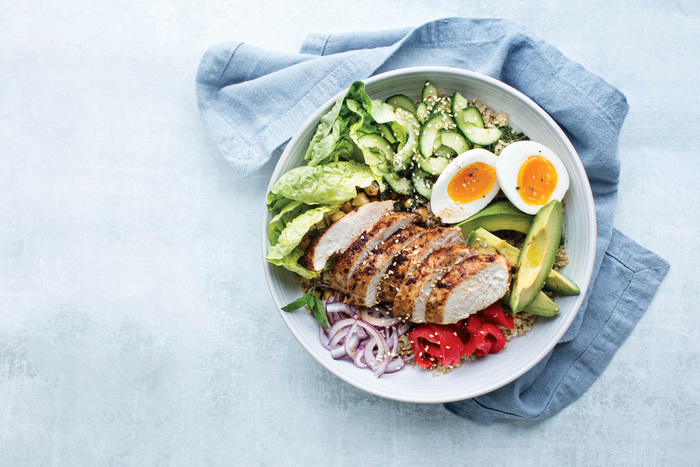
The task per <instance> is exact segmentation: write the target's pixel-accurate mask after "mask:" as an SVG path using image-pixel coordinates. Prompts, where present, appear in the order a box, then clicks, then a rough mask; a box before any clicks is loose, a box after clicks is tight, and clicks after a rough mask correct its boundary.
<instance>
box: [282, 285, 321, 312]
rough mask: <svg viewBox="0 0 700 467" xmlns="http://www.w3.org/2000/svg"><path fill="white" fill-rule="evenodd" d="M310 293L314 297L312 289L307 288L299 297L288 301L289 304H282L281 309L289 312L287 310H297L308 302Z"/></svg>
mask: <svg viewBox="0 0 700 467" xmlns="http://www.w3.org/2000/svg"><path fill="white" fill-rule="evenodd" d="M310 295H313V296H314V297H315V296H316V295H315V294H314V292H313V290H309V291H308V292H306V293H305V294H304V295H302V296H301V297H299V298H297V299H296V300H294V301H293V302H292V303H289V304H287V305H285V306H283V307H282V311H287V312H289V311H294V310H298V309H299V308H301V307H303V306H304V305H306V304H308V303H309V300H310V299H311V297H310Z"/></svg>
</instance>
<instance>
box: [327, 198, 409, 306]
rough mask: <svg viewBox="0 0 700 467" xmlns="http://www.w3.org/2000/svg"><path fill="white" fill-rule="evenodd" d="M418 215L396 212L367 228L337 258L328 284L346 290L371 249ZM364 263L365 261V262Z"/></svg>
mask: <svg viewBox="0 0 700 467" xmlns="http://www.w3.org/2000/svg"><path fill="white" fill-rule="evenodd" d="M418 219H420V216H419V215H418V214H413V213H409V212H397V213H394V214H389V215H388V216H384V217H382V218H381V219H379V220H378V221H377V222H376V223H375V224H374V225H373V226H372V227H371V228H370V229H369V230H367V231H366V232H364V233H363V234H361V235H360V236H359V238H357V239H356V240H355V241H354V242H353V243H352V244H351V245H350V247H348V249H347V250H345V251H344V252H343V254H342V255H340V257H339V258H338V261H336V263H335V265H333V269H331V274H330V286H331V288H332V289H335V290H340V291H341V292H347V291H348V285H349V282H350V278H351V277H352V275H353V274H354V273H355V271H356V270H357V268H359V267H360V266H361V265H363V264H362V263H363V261H366V260H367V257H368V256H369V255H370V254H371V253H372V250H374V249H375V248H377V247H378V246H380V245H381V244H382V242H385V241H386V240H387V239H388V238H389V237H391V236H392V235H393V234H394V233H396V232H398V231H399V230H401V229H404V228H406V227H408V226H410V225H412V224H413V223H415V222H416V221H417V220H418ZM365 264H366V263H365Z"/></svg>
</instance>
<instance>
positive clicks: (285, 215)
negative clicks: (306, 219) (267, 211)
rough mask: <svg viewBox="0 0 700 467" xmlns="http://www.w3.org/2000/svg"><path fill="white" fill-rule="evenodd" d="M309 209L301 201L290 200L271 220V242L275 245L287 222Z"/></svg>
mask: <svg viewBox="0 0 700 467" xmlns="http://www.w3.org/2000/svg"><path fill="white" fill-rule="evenodd" d="M307 209H309V206H306V205H305V204H303V203H302V202H301V201H290V202H289V204H287V205H286V206H285V207H284V208H282V210H281V211H280V212H279V214H277V215H276V216H275V217H273V218H272V220H270V225H269V227H268V229H269V230H268V231H269V233H270V242H271V243H272V244H273V245H274V244H275V243H277V240H278V239H279V238H280V234H281V233H282V231H283V230H284V228H285V227H286V226H287V223H289V221H291V220H292V219H294V218H295V217H297V216H298V215H299V214H301V213H302V212H304V211H305V210H307Z"/></svg>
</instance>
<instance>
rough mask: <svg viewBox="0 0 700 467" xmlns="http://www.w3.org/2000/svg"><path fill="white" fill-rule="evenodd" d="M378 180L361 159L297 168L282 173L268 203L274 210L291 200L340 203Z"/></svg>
mask: <svg viewBox="0 0 700 467" xmlns="http://www.w3.org/2000/svg"><path fill="white" fill-rule="evenodd" d="M374 180H375V177H374V174H373V173H372V171H371V170H370V169H369V168H368V167H367V166H366V165H364V164H359V163H357V162H351V161H339V162H332V163H330V164H326V165H319V166H315V167H310V166H308V165H307V166H302V167H297V168H295V169H292V170H290V171H289V172H287V173H285V174H284V175H282V176H281V177H280V179H279V180H277V183H275V185H274V186H273V187H272V188H271V189H270V192H269V193H268V194H267V206H268V208H269V209H270V210H277V209H281V208H282V207H284V206H287V205H288V203H289V201H288V200H293V201H299V202H301V203H305V204H312V205H316V204H325V205H339V204H343V203H344V202H345V201H349V200H351V199H353V198H354V197H355V196H357V189H356V188H355V187H358V186H359V187H366V186H369V185H371V184H372V182H373V181H374Z"/></svg>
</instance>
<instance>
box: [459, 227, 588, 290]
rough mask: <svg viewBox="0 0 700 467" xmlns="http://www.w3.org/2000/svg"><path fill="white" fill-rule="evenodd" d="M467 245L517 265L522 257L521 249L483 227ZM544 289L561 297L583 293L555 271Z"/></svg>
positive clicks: (473, 234) (572, 282)
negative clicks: (500, 256)
mask: <svg viewBox="0 0 700 467" xmlns="http://www.w3.org/2000/svg"><path fill="white" fill-rule="evenodd" d="M467 245H468V246H469V247H471V248H477V249H478V250H479V253H484V254H493V253H500V254H502V255H503V256H505V257H506V258H508V260H510V261H512V262H513V263H517V262H518V256H520V250H519V249H517V248H515V247H514V246H513V245H511V244H509V243H508V242H506V241H505V240H503V239H501V238H499V237H497V236H495V235H494V234H492V233H491V232H489V231H487V230H486V229H484V228H481V227H480V228H478V229H476V230H473V231H472V232H471V233H470V234H469V237H467ZM544 288H545V289H547V290H551V291H552V292H555V293H557V294H559V295H578V294H580V293H581V289H579V287H578V285H576V284H575V283H574V281H572V280H571V279H569V278H568V277H566V276H565V275H564V274H562V273H560V272H559V271H555V270H554V269H552V270H551V271H549V275H548V276H547V280H546V281H545V283H544Z"/></svg>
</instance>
